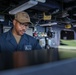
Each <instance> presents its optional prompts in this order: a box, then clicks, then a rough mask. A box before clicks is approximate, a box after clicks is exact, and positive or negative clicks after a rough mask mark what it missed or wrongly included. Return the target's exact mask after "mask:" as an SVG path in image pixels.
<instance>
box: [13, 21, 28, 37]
mask: <svg viewBox="0 0 76 75" xmlns="http://www.w3.org/2000/svg"><path fill="white" fill-rule="evenodd" d="M13 24H14V31H15V34H17V35H20V36H21V35H23V34H24V33H25V31H26V30H27V28H28V26H29V24H28V23H23V24H22V23H20V22H18V21H17V20H14V21H13Z"/></svg>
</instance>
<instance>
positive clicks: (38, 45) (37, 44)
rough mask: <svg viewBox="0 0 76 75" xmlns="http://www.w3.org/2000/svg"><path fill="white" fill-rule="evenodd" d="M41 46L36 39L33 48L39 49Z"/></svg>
mask: <svg viewBox="0 0 76 75" xmlns="http://www.w3.org/2000/svg"><path fill="white" fill-rule="evenodd" d="M41 49H42V47H41V46H40V44H39V43H38V41H37V40H36V42H35V46H34V50H41Z"/></svg>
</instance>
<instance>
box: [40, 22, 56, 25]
mask: <svg viewBox="0 0 76 75" xmlns="http://www.w3.org/2000/svg"><path fill="white" fill-rule="evenodd" d="M52 25H57V22H53V23H47V24H41V25H40V26H52Z"/></svg>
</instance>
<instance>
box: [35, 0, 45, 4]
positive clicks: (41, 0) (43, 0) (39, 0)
mask: <svg viewBox="0 0 76 75" xmlns="http://www.w3.org/2000/svg"><path fill="white" fill-rule="evenodd" d="M36 1H38V2H42V3H45V2H46V0H36Z"/></svg>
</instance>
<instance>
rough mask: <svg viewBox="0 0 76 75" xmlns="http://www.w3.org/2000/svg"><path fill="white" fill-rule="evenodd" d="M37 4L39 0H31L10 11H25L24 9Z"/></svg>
mask: <svg viewBox="0 0 76 75" xmlns="http://www.w3.org/2000/svg"><path fill="white" fill-rule="evenodd" d="M37 4H38V1H34V0H30V1H28V2H26V3H24V4H22V5H20V6H18V7H16V8H15V9H13V10H11V11H9V14H16V13H17V12H20V11H24V10H26V9H28V8H31V7H33V6H35V5H37Z"/></svg>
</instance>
